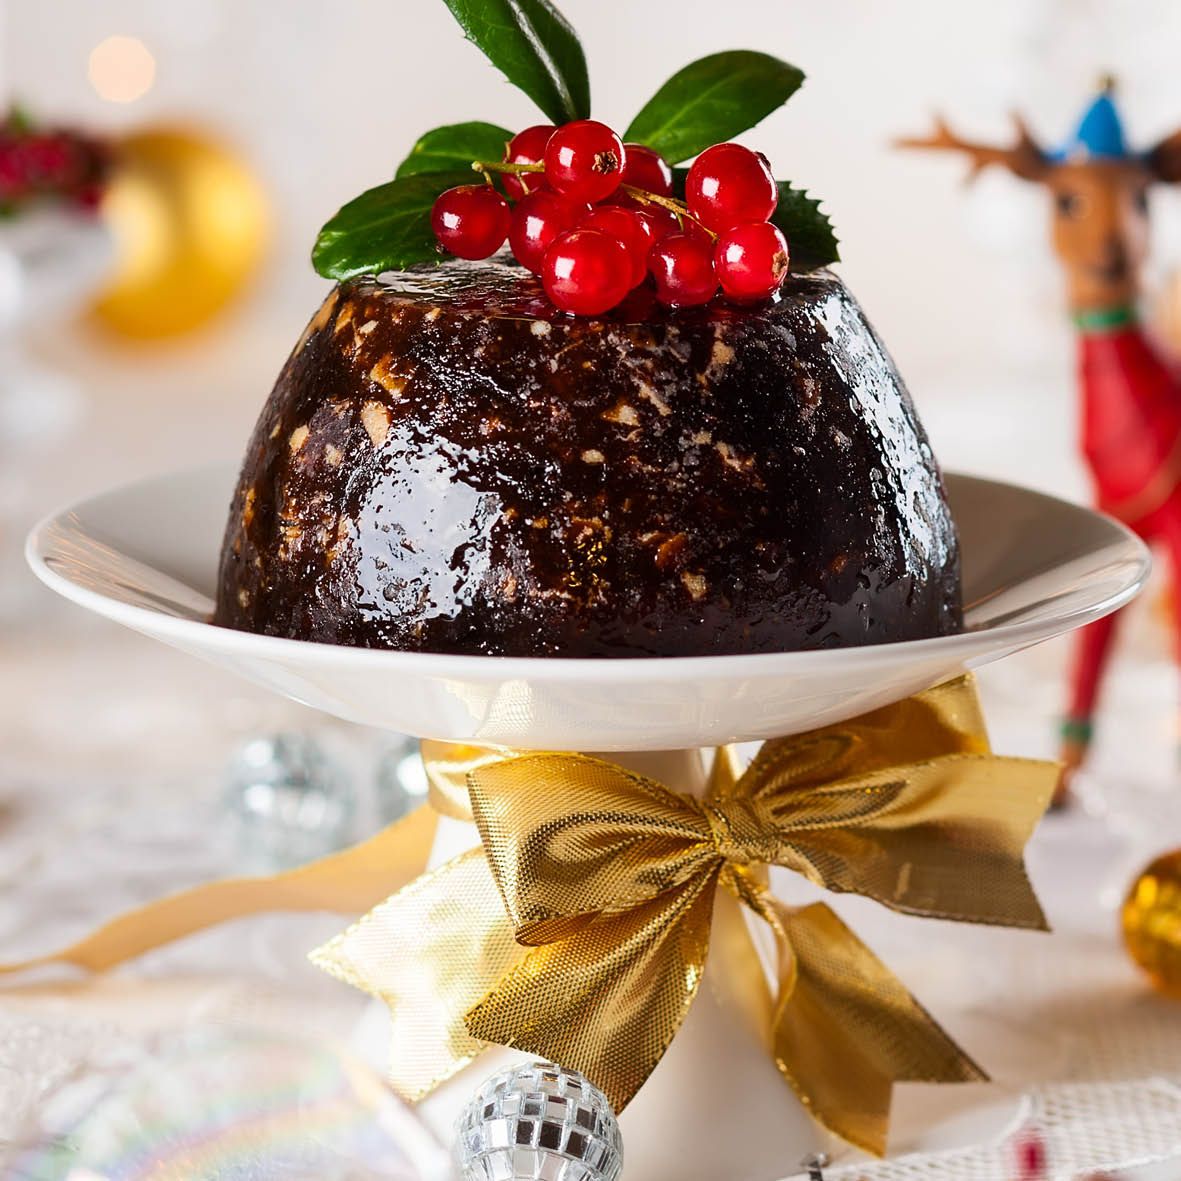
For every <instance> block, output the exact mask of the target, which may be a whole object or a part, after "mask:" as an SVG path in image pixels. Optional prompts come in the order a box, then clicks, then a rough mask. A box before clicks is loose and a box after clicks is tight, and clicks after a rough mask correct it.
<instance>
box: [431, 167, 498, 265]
mask: <svg viewBox="0 0 1181 1181" xmlns="http://www.w3.org/2000/svg"><path fill="white" fill-rule="evenodd" d="M511 220H512V213H511V212H510V210H509V204H508V202H507V201H506V200H505V199H504V198H503V197H502V196H501V195H500V194H499V193H498V192H497V191H496V190H495V189H494V188H493V187H492V186H491V185H459V186H458V188H454V189H448V190H447V191H446V192H445V193H441V194H440V195H439V197H438V198H437V199H436V201H435V204H434V206H433V207H432V209H431V229H433V230H434V231H435V237H436V238H438V239H439V245H440V246H442V247H443V249H444V250H446V251H448V252H449V253H451V254H454V255H456V256H457V257H459V258H473V259H474V258H487V257H488V256H489V255H490V254H495V253H496V251H497V250H499V249H500V248H501V246H503V245H504V240H505V238H507V237H508V231H509V222H510V221H511Z"/></svg>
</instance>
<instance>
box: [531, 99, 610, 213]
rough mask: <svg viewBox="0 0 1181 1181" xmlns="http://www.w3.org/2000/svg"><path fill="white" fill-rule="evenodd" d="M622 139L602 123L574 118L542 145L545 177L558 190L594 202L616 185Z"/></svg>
mask: <svg viewBox="0 0 1181 1181" xmlns="http://www.w3.org/2000/svg"><path fill="white" fill-rule="evenodd" d="M622 176H623V141H622V140H621V139H620V138H619V136H617V135H616V134H615V132H614V131H612V130H611V128H610V127H608V126H607V125H606V124H605V123H598V122H596V121H595V120H594V119H576V120H575V121H574V122H573V123H566V124H564V125H563V126H562V127H559V128H558V129H557V131H555V132H554V133H553V135H551V136H550V138H549V142H548V143H547V144H546V145H545V179H546V181H547V182H548V183H549V184H550V185H552V186H553V187H554V188H555V189H557V190H558V192H560V193H565V194H566V196H568V197H576V198H578V199H579V200H580V201H588V202H590V204H592V205H596V204H598V202H600V201H602V200H603V199H604V198H605V197H610V196H611V194H612V193H613V192H615V190H616V189H617V188H619V182H620V179H621V178H622Z"/></svg>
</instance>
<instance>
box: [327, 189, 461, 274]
mask: <svg viewBox="0 0 1181 1181" xmlns="http://www.w3.org/2000/svg"><path fill="white" fill-rule="evenodd" d="M472 177H473V173H472V171H471V169H470V168H469V169H464V170H458V169H457V170H453V171H450V172H424V173H421V174H419V175H418V176H405V177H402V178H401V179H399V180H391V181H389V182H387V183H386V184H384V185H378V186H377V188H375V189H370V190H369V191H368V192H365V193H362V194H361V195H360V196H359V197H357V198H355V199H354V200H352V201H350V202H349V203H348V204H347V205H345V206H344V207H343V208H342V209H341V210H340V212H339V213H337V215H336V216H335V217H334V218H332V220H331V221H329V222H328V223H327V225H325V226H324V228H323V229H322V230H321V231H320V236H319V237H318V238H317V239H316V245H315V247H314V248H313V249H312V265H313V266H314V267H315V268H316V271H317V273H318V274H320V275H323V276H324V278H325V279H336V280H338V281H339V280H342V279H351V278H353V277H354V276H356V275H379V274H381V272H382V271H395V270H401V269H402V268H403V267H408V266H413V265H414V264H415V263H420V262H439V261H441V256H440V254H439V252H438V247H437V244H436V241H435V234H434V231H433V230H432V229H431V206H432V205H434V203H435V198H436V197H438V195H439V194H440V193H441V192H443V190H444V189H450V188H453V187H454V186H455V185H462V184H471V183H472Z"/></svg>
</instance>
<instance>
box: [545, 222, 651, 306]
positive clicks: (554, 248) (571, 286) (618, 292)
mask: <svg viewBox="0 0 1181 1181" xmlns="http://www.w3.org/2000/svg"><path fill="white" fill-rule="evenodd" d="M631 269H632V267H631V259H630V258H629V257H628V253H627V248H626V247H625V246H624V245H623V243H622V242H620V241H619V239H618V238H613V237H612V236H611V235H610V234H605V233H603V231H602V230H582V229H579V230H571V231H570V232H569V233H566V234H563V235H562V236H561V237H559V238H556V239H555V240H554V242H553V243H552V244H551V245H550V248H549V249H548V250H547V251H546V252H545V263H544V266H543V267H542V271H541V282H542V284H543V286H544V287H545V293H546V295H548V296H549V297H550V299H551V300H553V302H554V303H556V304H557V305H558V307H560V308H562V309H564V310H565V311H567V312H574V313H575V314H576V315H579V316H597V315H598V314H599V313H600V312H605V311H607V310H608V308H613V307H614V306H615V305H616V304H617V303H619V302H620V300H622V299H623V297H624V296H625V295H626V294H627V293H628V291H630V290H631Z"/></svg>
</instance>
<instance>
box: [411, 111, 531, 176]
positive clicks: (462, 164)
mask: <svg viewBox="0 0 1181 1181" xmlns="http://www.w3.org/2000/svg"><path fill="white" fill-rule="evenodd" d="M512 138H513V133H512V132H511V131H506V130H505V129H504V128H503V127H497V126H496V125H495V124H494V123H449V124H448V125H447V126H446V127H436V128H435V129H434V130H433V131H428V132H427V133H426V135H424V136H423V137H422V138H421V139H420V140H419V141H418V143H416V144H415V145H414V147H412V148H411V149H410V155H408V156H407V157H406V159H405V160H403V161H402V163H401V164H399V165H398V171H397V173H396V174H395V175H396V176H398V177H403V176H417V175H418V174H419V173H420V172H447V171H449V170H450V169H453V168H469V167H470V166H471V163H472V161H473V160H500V159H502V158H503V157H504V148H505V145H506V144H507V143H508V141H509V140H510V139H512ZM471 179H472V180H473V181H475V180H478V179H479V178H478V177H474V176H473V177H472V178H471Z"/></svg>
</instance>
